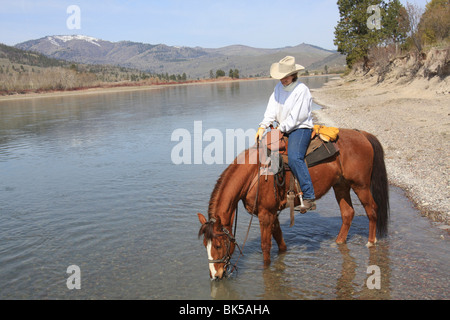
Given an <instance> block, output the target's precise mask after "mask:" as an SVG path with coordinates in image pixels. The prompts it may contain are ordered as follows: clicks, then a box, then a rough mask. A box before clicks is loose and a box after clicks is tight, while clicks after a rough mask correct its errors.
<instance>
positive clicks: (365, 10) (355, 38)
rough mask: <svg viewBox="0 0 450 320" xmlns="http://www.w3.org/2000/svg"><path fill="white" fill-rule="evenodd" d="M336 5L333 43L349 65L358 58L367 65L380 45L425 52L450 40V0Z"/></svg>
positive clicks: (364, 0)
mask: <svg viewBox="0 0 450 320" xmlns="http://www.w3.org/2000/svg"><path fill="white" fill-rule="evenodd" d="M337 4H338V8H339V14H340V20H339V22H338V24H337V26H336V27H335V32H334V34H335V39H334V44H335V45H336V46H337V48H338V51H339V52H340V53H342V54H345V55H346V59H347V66H348V67H349V68H351V67H352V66H353V65H354V64H355V63H356V62H359V61H363V64H364V67H367V66H368V63H369V60H370V59H369V57H370V54H371V53H373V52H381V51H382V50H380V48H384V49H389V50H390V51H391V52H392V51H393V52H395V53H398V52H399V51H401V50H403V51H405V50H407V51H409V50H414V51H417V52H422V51H423V50H424V49H425V48H429V47H430V46H436V45H438V46H439V45H441V46H448V44H449V43H450V39H449V30H450V5H449V0H431V1H430V2H429V3H427V5H426V7H425V9H423V8H420V7H419V6H417V5H416V4H411V3H409V2H408V3H407V4H406V6H403V5H402V4H401V3H400V1H399V0H390V1H385V0H382V1H380V0H338V1H337ZM389 50H387V51H389ZM385 51H386V50H384V51H383V52H385Z"/></svg>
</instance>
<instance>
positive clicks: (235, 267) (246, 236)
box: [224, 140, 261, 275]
mask: <svg viewBox="0 0 450 320" xmlns="http://www.w3.org/2000/svg"><path fill="white" fill-rule="evenodd" d="M256 150H257V151H256V152H257V153H256V157H257V160H256V161H257V165H258V182H257V186H256V196H255V203H254V205H253V210H252V213H251V218H250V222H249V224H248V228H247V234H246V235H245V239H244V243H243V244H242V249H241V248H240V247H239V245H238V244H237V242H236V240H234V241H235V244H236V245H237V247H238V248H239V252H240V254H239V257H238V258H237V260H236V262H235V263H234V265H233V268H231V271H230V275H231V274H232V273H233V272H234V270H237V263H238V262H239V259H240V258H241V257H242V256H243V255H244V253H243V250H244V247H245V244H246V243H247V239H248V234H249V233H250V227H251V226H252V221H253V217H254V216H255V214H256V208H257V204H258V197H259V181H260V178H261V170H260V166H261V164H260V162H259V140H257V141H256ZM237 217H238V206H236V216H235V219H234V220H235V223H234V234H236V228H237ZM233 239H234V237H233ZM224 258H225V257H224ZM230 259H231V256H230ZM228 266H229V263H228Z"/></svg>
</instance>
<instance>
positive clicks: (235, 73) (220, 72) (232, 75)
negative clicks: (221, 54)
mask: <svg viewBox="0 0 450 320" xmlns="http://www.w3.org/2000/svg"><path fill="white" fill-rule="evenodd" d="M225 76H226V73H225V71H223V70H222V69H218V70H216V72H215V73H214V70H209V78H210V79H218V78H221V77H225ZM228 77H230V78H232V79H239V70H238V69H234V70H233V69H230V71H229V72H228Z"/></svg>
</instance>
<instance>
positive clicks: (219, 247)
mask: <svg viewBox="0 0 450 320" xmlns="http://www.w3.org/2000/svg"><path fill="white" fill-rule="evenodd" d="M336 143H337V146H338V148H339V153H337V154H336V155H334V156H333V157H332V158H330V159H328V160H327V161H325V162H323V163H321V164H318V165H316V166H314V167H311V168H309V172H310V175H311V179H312V182H313V185H314V191H315V194H316V199H320V198H321V197H322V196H323V195H325V194H326V193H327V192H328V190H330V188H331V187H333V190H334V193H335V196H336V200H337V202H338V204H339V207H340V211H341V216H342V226H341V229H340V231H339V234H338V236H337V238H336V242H337V243H338V244H342V243H345V241H346V239H347V234H348V231H349V228H350V225H351V223H352V220H353V216H354V213H355V211H354V209H353V206H352V201H351V198H350V189H352V190H353V191H354V192H355V194H356V195H357V196H358V198H359V200H360V201H361V203H362V205H363V206H364V209H365V211H366V214H367V217H368V218H369V238H368V243H367V246H368V247H370V246H373V245H374V244H375V243H376V236H379V237H382V236H383V235H384V234H386V232H387V225H388V215H389V195H388V180H387V174H386V167H385V163H384V151H383V148H382V146H381V144H380V142H379V141H378V139H377V138H376V137H375V136H373V135H372V134H370V133H367V132H364V131H359V130H349V129H340V132H339V137H338V140H337V142H336ZM255 153H257V154H259V151H258V149H257V148H256V147H252V148H250V149H247V150H245V151H244V152H243V153H241V154H240V155H239V156H238V157H237V158H236V159H235V160H234V162H233V163H232V164H230V165H229V166H228V168H227V169H226V170H225V171H224V172H223V173H222V175H221V176H220V178H219V179H218V181H217V183H216V186H215V188H214V190H213V192H212V194H211V199H210V202H209V208H208V220H207V219H206V218H205V217H204V216H203V215H202V214H201V213H199V214H198V218H199V220H200V223H201V228H200V231H199V233H198V235H199V237H201V236H202V235H203V236H204V237H203V243H204V245H205V247H206V248H207V253H208V260H209V269H210V277H211V278H212V279H216V278H219V279H220V278H222V277H223V276H224V275H225V273H226V270H227V268H228V266H229V264H230V260H231V255H232V254H233V252H234V249H235V245H236V243H235V242H236V241H235V239H234V236H233V234H232V226H233V220H234V218H235V213H236V208H237V205H238V202H239V201H240V200H241V201H242V202H243V204H244V207H245V209H246V210H247V211H248V212H249V213H251V214H255V215H257V216H258V219H259V224H260V229H261V248H262V252H263V256H264V264H266V265H267V264H269V263H270V250H271V247H272V237H273V238H274V239H275V241H276V242H277V245H278V249H279V251H280V252H283V251H286V243H285V242H284V239H283V235H282V231H281V228H280V222H279V221H278V213H279V212H280V211H281V210H282V209H284V208H285V207H286V203H287V199H286V195H287V192H288V191H289V185H290V183H289V179H290V178H291V172H290V171H287V172H286V176H285V179H286V182H285V183H284V185H283V186H282V187H277V188H274V185H275V184H274V182H275V181H274V179H275V178H274V176H273V175H269V176H267V177H266V176H264V175H263V176H261V177H260V179H259V182H258V183H257V184H256V185H257V187H255V184H252V181H253V180H254V179H255V177H256V176H257V175H258V174H259V170H260V169H259V167H260V165H259V162H258V163H256V164H251V161H250V159H251V157H252V156H255ZM243 157H244V158H245V159H243ZM243 160H244V161H243ZM298 204H299V197H296V200H295V205H298Z"/></svg>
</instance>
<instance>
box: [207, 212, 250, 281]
mask: <svg viewBox="0 0 450 320" xmlns="http://www.w3.org/2000/svg"><path fill="white" fill-rule="evenodd" d="M210 222H212V223H215V222H216V219H214V218H211V220H210ZM221 231H222V233H220V234H217V235H215V237H223V236H225V237H226V240H227V241H225V245H226V247H227V253H226V254H225V255H224V256H223V257H222V258H221V259H208V261H209V263H224V267H223V268H224V270H225V272H227V270H228V267H229V266H230V264H231V256H232V254H231V252H230V251H231V244H232V243H234V245H235V246H236V247H237V248H238V249H239V251H240V253H241V254H242V250H241V248H240V247H239V244H238V243H237V241H236V238H235V237H234V236H233V235H232V234H231V233H230V232H229V231H228V230H227V229H226V228H225V227H222V230H221ZM234 269H236V266H234V267H233V269H232V270H231V272H233V270H234ZM231 272H230V274H231Z"/></svg>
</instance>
